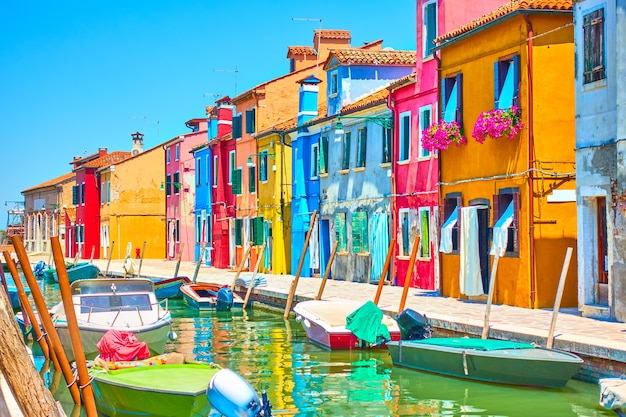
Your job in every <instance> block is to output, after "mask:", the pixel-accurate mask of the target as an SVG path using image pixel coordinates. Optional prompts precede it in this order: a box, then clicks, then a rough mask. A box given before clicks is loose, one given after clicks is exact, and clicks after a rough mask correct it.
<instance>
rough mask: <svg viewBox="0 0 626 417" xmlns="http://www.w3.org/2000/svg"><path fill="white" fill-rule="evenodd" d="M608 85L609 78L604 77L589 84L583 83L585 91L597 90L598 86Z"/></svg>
mask: <svg viewBox="0 0 626 417" xmlns="http://www.w3.org/2000/svg"><path fill="white" fill-rule="evenodd" d="M606 86H607V80H606V78H604V79H602V80H598V81H593V82H590V83H588V84H583V89H582V90H583V92H584V93H586V92H589V91H593V90H596V89H598V88H604V87H606Z"/></svg>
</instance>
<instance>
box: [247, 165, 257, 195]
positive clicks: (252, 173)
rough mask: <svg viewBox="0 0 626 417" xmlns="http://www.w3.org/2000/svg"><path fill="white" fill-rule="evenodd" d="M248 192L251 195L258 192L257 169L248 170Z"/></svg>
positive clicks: (250, 168)
mask: <svg viewBox="0 0 626 417" xmlns="http://www.w3.org/2000/svg"><path fill="white" fill-rule="evenodd" d="M248 190H249V191H250V192H251V193H254V192H256V167H249V168H248Z"/></svg>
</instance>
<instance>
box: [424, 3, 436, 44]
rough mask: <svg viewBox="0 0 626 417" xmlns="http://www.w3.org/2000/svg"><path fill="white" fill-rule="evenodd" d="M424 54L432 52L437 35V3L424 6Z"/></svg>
mask: <svg viewBox="0 0 626 417" xmlns="http://www.w3.org/2000/svg"><path fill="white" fill-rule="evenodd" d="M426 30H427V33H426V56H428V55H431V54H432V53H433V48H434V47H435V43H434V42H433V41H434V40H435V38H436V37H437V3H430V4H429V5H428V6H426Z"/></svg>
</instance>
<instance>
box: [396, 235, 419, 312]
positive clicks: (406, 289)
mask: <svg viewBox="0 0 626 417" xmlns="http://www.w3.org/2000/svg"><path fill="white" fill-rule="evenodd" d="M419 245H420V237H419V235H418V236H416V237H415V242H414V243H413V250H412V251H411V258H410V259H409V267H408V268H407V270H406V276H405V277H404V290H403V291H402V298H401V299H400V307H399V308H398V313H402V311H403V310H404V304H405V303H406V297H407V296H408V295H409V287H410V286H411V276H412V275H413V268H414V267H415V258H416V257H417V248H418V246H419Z"/></svg>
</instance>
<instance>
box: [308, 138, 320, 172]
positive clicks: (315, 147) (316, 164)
mask: <svg viewBox="0 0 626 417" xmlns="http://www.w3.org/2000/svg"><path fill="white" fill-rule="evenodd" d="M319 171H320V146H319V144H318V143H314V144H312V145H311V171H310V174H311V175H310V178H311V179H316V178H317V177H319V175H320V172H319Z"/></svg>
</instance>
